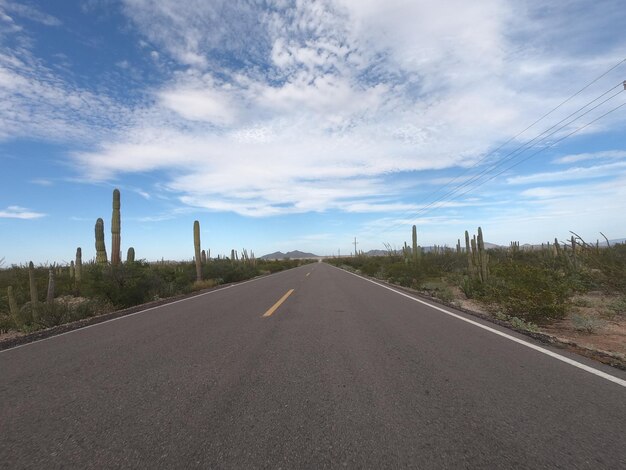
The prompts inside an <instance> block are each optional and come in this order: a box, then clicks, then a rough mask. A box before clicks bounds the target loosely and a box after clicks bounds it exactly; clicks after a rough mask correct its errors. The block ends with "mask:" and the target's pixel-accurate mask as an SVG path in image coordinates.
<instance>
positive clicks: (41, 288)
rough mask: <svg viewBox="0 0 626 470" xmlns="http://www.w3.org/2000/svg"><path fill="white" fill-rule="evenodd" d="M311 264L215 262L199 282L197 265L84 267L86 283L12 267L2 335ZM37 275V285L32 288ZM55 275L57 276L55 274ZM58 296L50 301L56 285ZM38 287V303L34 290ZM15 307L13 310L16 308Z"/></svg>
mask: <svg viewBox="0 0 626 470" xmlns="http://www.w3.org/2000/svg"><path fill="white" fill-rule="evenodd" d="M307 262H309V261H306V260H281V261H267V260H255V262H254V263H252V262H246V261H242V260H231V259H229V258H225V259H221V258H220V259H215V260H210V261H207V262H206V263H204V264H202V266H201V272H202V274H201V275H202V280H200V281H198V280H197V277H196V275H197V272H196V264H195V262H192V261H188V262H157V263H148V262H146V261H144V260H139V261H131V262H125V263H120V264H119V265H117V266H112V265H110V264H108V265H102V264H98V263H96V262H89V263H86V264H83V266H82V274H81V279H80V280H77V279H76V273H75V272H74V273H72V271H71V269H70V267H68V266H64V267H54V266H37V267H35V266H33V268H32V269H29V266H11V267H8V268H6V269H1V270H0V332H2V333H5V332H8V331H12V330H13V331H21V332H32V331H36V330H39V329H42V328H48V327H52V326H56V325H61V324H63V323H68V322H71V321H76V320H81V319H83V318H88V317H92V316H96V315H101V314H103V313H108V312H112V311H115V310H119V309H123V308H127V307H133V306H136V305H141V304H143V303H146V302H151V301H155V300H160V299H166V298H168V297H174V296H178V295H182V294H189V293H191V292H194V291H197V290H201V289H206V288H210V287H214V286H218V285H220V284H225V283H230V282H238V281H243V280H246V279H251V278H253V277H256V276H260V275H262V274H269V273H274V272H278V271H282V270H284V269H290V268H293V267H297V266H299V265H301V264H304V263H307ZM31 272H32V276H33V281H34V284H31V280H30V276H31V274H30V273H31ZM51 272H52V273H53V274H51ZM51 279H54V281H53V284H54V287H53V289H54V294H53V297H52V300H49V295H48V293H49V287H50V280H51ZM33 286H34V290H35V299H36V302H34V303H33V296H32V295H33V294H32V292H31V288H32V287H33ZM11 303H13V306H11Z"/></svg>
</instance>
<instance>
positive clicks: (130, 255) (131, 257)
mask: <svg viewBox="0 0 626 470" xmlns="http://www.w3.org/2000/svg"><path fill="white" fill-rule="evenodd" d="M126 262H127V263H134V262H135V249H134V248H133V247H132V246H131V247H130V248H129V249H128V251H127V252H126Z"/></svg>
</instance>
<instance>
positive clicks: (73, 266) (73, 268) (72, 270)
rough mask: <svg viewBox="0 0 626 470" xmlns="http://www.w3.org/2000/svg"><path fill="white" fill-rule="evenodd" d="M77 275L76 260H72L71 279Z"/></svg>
mask: <svg viewBox="0 0 626 470" xmlns="http://www.w3.org/2000/svg"><path fill="white" fill-rule="evenodd" d="M75 277H76V265H75V264H74V260H72V261H70V279H72V280H73V279H74V278H75Z"/></svg>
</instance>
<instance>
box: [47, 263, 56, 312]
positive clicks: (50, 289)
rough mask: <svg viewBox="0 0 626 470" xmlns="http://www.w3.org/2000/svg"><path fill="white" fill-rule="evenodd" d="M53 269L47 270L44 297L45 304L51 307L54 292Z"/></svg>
mask: <svg viewBox="0 0 626 470" xmlns="http://www.w3.org/2000/svg"><path fill="white" fill-rule="evenodd" d="M55 284H56V283H55V279H54V268H50V269H49V270H48V294H47V295H46V303H47V304H48V305H51V304H52V303H54V290H55Z"/></svg>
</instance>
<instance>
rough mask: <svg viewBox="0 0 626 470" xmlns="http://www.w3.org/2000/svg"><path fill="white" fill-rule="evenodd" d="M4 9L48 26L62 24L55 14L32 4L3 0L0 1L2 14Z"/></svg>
mask: <svg viewBox="0 0 626 470" xmlns="http://www.w3.org/2000/svg"><path fill="white" fill-rule="evenodd" d="M2 9H4V10H6V11H8V12H9V13H13V14H15V15H17V16H20V17H22V18H26V19H28V20H31V21H35V22H37V23H41V24H43V25H46V26H61V24H62V23H61V20H59V19H58V18H56V17H55V16H52V15H49V14H48V13H44V12H42V11H41V10H39V9H37V8H35V7H33V6H31V5H26V4H23V3H17V2H13V1H8V0H2V1H0V14H2Z"/></svg>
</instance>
